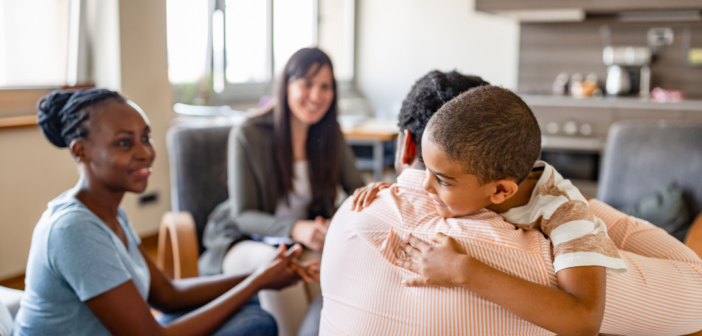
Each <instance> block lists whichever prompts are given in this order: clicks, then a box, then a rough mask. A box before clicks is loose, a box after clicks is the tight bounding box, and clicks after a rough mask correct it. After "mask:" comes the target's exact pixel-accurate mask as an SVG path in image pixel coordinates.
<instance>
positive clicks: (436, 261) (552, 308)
mask: <svg viewBox="0 0 702 336" xmlns="http://www.w3.org/2000/svg"><path fill="white" fill-rule="evenodd" d="M433 240H434V241H435V242H436V243H438V244H439V245H436V246H432V245H430V244H427V243H425V242H423V241H421V240H419V239H417V238H415V237H413V236H410V237H409V244H404V250H405V251H406V252H407V253H408V254H409V255H410V256H412V258H414V260H416V261H417V262H416V263H413V262H409V261H402V260H398V264H399V265H400V266H402V267H403V268H406V269H408V270H410V271H413V272H416V273H419V274H420V276H419V277H417V278H413V279H409V280H406V281H403V284H405V285H407V286H444V287H454V286H460V287H464V288H466V289H468V290H470V291H472V292H474V293H476V294H478V295H480V296H482V297H484V298H485V299H487V300H490V301H492V302H494V303H496V304H498V305H500V306H502V307H504V308H505V309H507V310H509V311H510V312H512V313H513V314H515V315H517V316H519V317H521V318H523V319H525V320H526V321H529V322H531V323H534V324H536V325H538V326H540V327H542V328H545V329H548V330H550V331H552V332H555V333H557V334H559V335H597V334H598V333H599V330H600V326H601V324H602V318H603V317H604V307H605V289H606V270H605V268H604V267H600V266H586V267H572V268H566V269H563V270H561V271H560V272H558V273H557V274H556V276H557V278H558V283H559V285H560V288H561V289H560V290H559V289H556V288H551V287H547V286H543V285H539V284H536V283H533V282H530V281H527V280H524V279H521V278H518V277H515V276H513V275H510V274H507V273H504V272H502V271H499V270H497V269H494V268H492V267H490V266H488V265H486V264H484V263H482V262H481V261H479V260H477V259H475V258H472V257H471V256H469V255H468V254H466V252H465V251H464V250H463V248H462V247H461V246H460V245H459V244H458V242H456V241H455V240H454V239H452V238H450V237H448V236H446V235H444V234H441V233H439V234H437V235H436V238H435V239H433Z"/></svg>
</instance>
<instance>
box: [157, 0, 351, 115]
mask: <svg viewBox="0 0 702 336" xmlns="http://www.w3.org/2000/svg"><path fill="white" fill-rule="evenodd" d="M167 6H168V17H167V19H168V62H169V66H168V67H169V78H170V80H171V83H172V84H174V86H175V87H179V86H181V87H183V88H185V87H189V89H187V90H186V89H183V90H181V91H180V92H179V91H178V89H176V90H175V97H176V100H177V101H180V102H190V103H193V102H195V103H200V104H202V103H227V102H233V101H255V100H257V99H258V98H260V97H261V96H263V95H269V94H271V92H272V89H273V84H274V81H275V78H276V77H277V76H278V75H279V74H280V72H281V71H282V69H283V68H284V66H285V64H286V62H287V61H288V59H289V58H290V56H291V55H292V54H293V53H294V52H295V51H297V50H298V49H300V48H304V47H309V46H318V47H319V48H321V49H322V50H324V51H325V52H326V53H327V54H328V55H329V57H330V58H331V59H332V62H333V63H334V72H335V75H336V78H337V81H339V82H349V81H351V80H352V79H353V63H354V59H353V56H354V55H353V54H354V50H353V46H354V8H355V0H212V1H210V3H209V4H208V3H207V2H206V1H191V0H167ZM194 83H199V84H197V87H198V88H193V84H194ZM203 86H204V89H205V90H203ZM186 91H187V92H189V93H190V95H191V97H187V96H188V94H184V92H186ZM203 91H206V92H208V95H210V97H209V98H211V99H207V97H205V99H204V100H199V99H192V98H193V97H192V95H193V94H195V95H199V96H202V95H203ZM199 98H203V97H199Z"/></svg>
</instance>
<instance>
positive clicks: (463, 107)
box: [427, 85, 541, 184]
mask: <svg viewBox="0 0 702 336" xmlns="http://www.w3.org/2000/svg"><path fill="white" fill-rule="evenodd" d="M427 130H428V131H429V133H430V134H429V138H430V139H431V140H432V141H433V142H434V143H436V144H437V145H438V146H439V147H440V148H441V149H442V150H443V151H444V152H445V153H446V154H447V155H448V158H449V159H450V160H452V161H455V162H458V163H459V164H461V165H463V166H464V167H465V168H466V171H467V173H469V174H472V175H475V176H477V178H478V180H480V183H483V184H484V183H488V182H492V181H497V180H502V179H510V180H513V181H515V182H516V183H520V182H521V181H523V180H524V179H525V178H526V177H527V175H529V172H530V171H531V169H532V166H533V165H534V162H536V160H538V158H539V155H540V153H541V130H540V129H539V124H538V123H537V121H536V117H534V114H533V113H532V112H531V109H529V107H528V106H527V104H526V103H524V101H523V100H522V99H521V98H519V97H518V96H517V95H516V94H514V93H512V92H511V91H509V90H507V89H503V88H500V87H496V86H491V85H486V86H480V87H477V88H474V89H471V90H469V91H467V92H464V93H463V94H461V95H459V96H458V97H456V98H454V99H453V100H451V101H450V102H448V103H446V104H445V105H444V106H443V107H441V109H439V111H437V112H436V113H435V114H434V116H432V118H431V120H430V121H429V124H428V125H427Z"/></svg>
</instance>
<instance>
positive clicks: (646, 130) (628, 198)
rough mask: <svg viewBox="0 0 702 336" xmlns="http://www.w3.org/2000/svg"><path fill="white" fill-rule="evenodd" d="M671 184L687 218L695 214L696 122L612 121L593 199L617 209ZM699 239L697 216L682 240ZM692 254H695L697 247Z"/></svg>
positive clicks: (700, 164)
mask: <svg viewBox="0 0 702 336" xmlns="http://www.w3.org/2000/svg"><path fill="white" fill-rule="evenodd" d="M671 182H675V183H677V185H678V186H679V187H680V188H681V189H682V190H683V195H684V196H685V198H686V200H687V201H688V202H689V204H688V208H689V209H690V210H691V213H690V215H691V218H695V217H696V216H698V214H699V213H700V211H701V210H702V124H694V123H690V122H683V121H674V120H662V121H624V122H617V123H615V124H613V125H612V127H611V128H610V130H609V135H608V138H607V146H606V148H605V153H604V157H603V160H602V170H601V175H600V182H599V187H598V193H597V198H598V199H599V200H601V201H603V202H605V203H607V204H609V205H612V206H613V207H615V208H621V207H623V206H626V205H629V204H633V203H635V202H636V201H638V200H639V199H640V198H642V197H645V196H648V195H651V194H654V193H655V192H656V191H658V190H660V189H662V188H664V187H666V186H667V185H668V184H670V183H671ZM693 236H696V237H697V239H692V238H693ZM700 239H702V217H698V219H697V220H696V221H695V224H693V225H692V227H691V229H690V231H689V232H688V235H687V239H686V243H687V244H688V246H690V243H691V240H692V241H699V240H700ZM691 247H692V246H691ZM700 248H702V246H701V247H700ZM693 249H694V248H693ZM696 252H697V253H698V254H701V253H702V249H699V248H698V250H697V251H696Z"/></svg>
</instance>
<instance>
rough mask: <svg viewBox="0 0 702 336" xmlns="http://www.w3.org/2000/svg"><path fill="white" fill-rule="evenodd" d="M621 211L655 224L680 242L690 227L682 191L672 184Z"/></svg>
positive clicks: (688, 214)
mask: <svg viewBox="0 0 702 336" xmlns="http://www.w3.org/2000/svg"><path fill="white" fill-rule="evenodd" d="M621 211H622V212H623V213H625V214H628V215H632V216H634V217H638V218H641V219H643V220H646V221H649V222H651V223H652V224H655V225H656V226H658V227H660V228H662V229H664V230H665V231H667V232H668V233H669V234H671V235H672V236H674V237H675V238H677V239H679V240H680V241H682V240H683V239H685V234H686V233H687V230H688V228H689V227H690V210H689V209H688V206H687V202H686V201H685V199H684V196H683V191H682V190H681V189H680V187H679V186H678V185H677V184H676V183H674V182H673V183H671V184H669V185H668V186H667V187H665V188H662V189H660V190H658V191H656V192H655V193H654V194H652V195H648V196H646V197H643V198H641V199H639V200H638V201H636V202H635V203H634V204H630V205H628V206H625V207H623V208H622V209H621Z"/></svg>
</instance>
